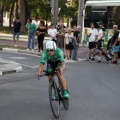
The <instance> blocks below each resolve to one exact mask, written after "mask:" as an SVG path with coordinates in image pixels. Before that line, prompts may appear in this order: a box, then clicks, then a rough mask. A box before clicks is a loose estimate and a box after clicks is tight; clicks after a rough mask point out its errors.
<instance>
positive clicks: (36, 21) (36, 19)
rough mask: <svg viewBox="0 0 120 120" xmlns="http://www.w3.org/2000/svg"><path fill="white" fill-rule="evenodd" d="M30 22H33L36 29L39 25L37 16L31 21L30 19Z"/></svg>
mask: <svg viewBox="0 0 120 120" xmlns="http://www.w3.org/2000/svg"><path fill="white" fill-rule="evenodd" d="M32 23H33V24H35V26H36V29H37V28H38V26H39V25H38V18H37V17H35V20H33V21H32Z"/></svg>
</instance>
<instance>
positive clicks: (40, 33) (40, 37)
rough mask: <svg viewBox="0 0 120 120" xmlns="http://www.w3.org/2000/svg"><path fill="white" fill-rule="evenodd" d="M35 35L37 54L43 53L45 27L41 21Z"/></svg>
mask: <svg viewBox="0 0 120 120" xmlns="http://www.w3.org/2000/svg"><path fill="white" fill-rule="evenodd" d="M36 31H37V35H38V52H42V51H43V41H44V37H45V33H46V27H45V23H44V21H43V20H41V21H40V25H39V27H38V28H37V30H36Z"/></svg>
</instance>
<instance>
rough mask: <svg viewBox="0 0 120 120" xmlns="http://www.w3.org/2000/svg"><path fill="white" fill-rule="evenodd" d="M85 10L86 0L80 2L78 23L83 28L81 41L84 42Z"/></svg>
mask: <svg viewBox="0 0 120 120" xmlns="http://www.w3.org/2000/svg"><path fill="white" fill-rule="evenodd" d="M83 10H84V0H79V9H78V21H77V26H81V40H82V41H83V38H84V35H83V34H84V16H83Z"/></svg>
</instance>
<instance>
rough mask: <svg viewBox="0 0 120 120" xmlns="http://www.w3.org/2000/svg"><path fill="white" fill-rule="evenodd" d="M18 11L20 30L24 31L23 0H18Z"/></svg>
mask: <svg viewBox="0 0 120 120" xmlns="http://www.w3.org/2000/svg"><path fill="white" fill-rule="evenodd" d="M18 6H19V7H18V13H19V18H20V21H21V24H22V29H21V31H23V32H25V0H18Z"/></svg>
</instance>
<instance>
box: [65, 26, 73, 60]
mask: <svg viewBox="0 0 120 120" xmlns="http://www.w3.org/2000/svg"><path fill="white" fill-rule="evenodd" d="M71 32H72V30H71V28H68V31H67V34H65V49H66V55H65V56H66V59H71V55H72V50H73V49H74V46H73V38H74V37H73V35H72V33H71Z"/></svg>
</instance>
